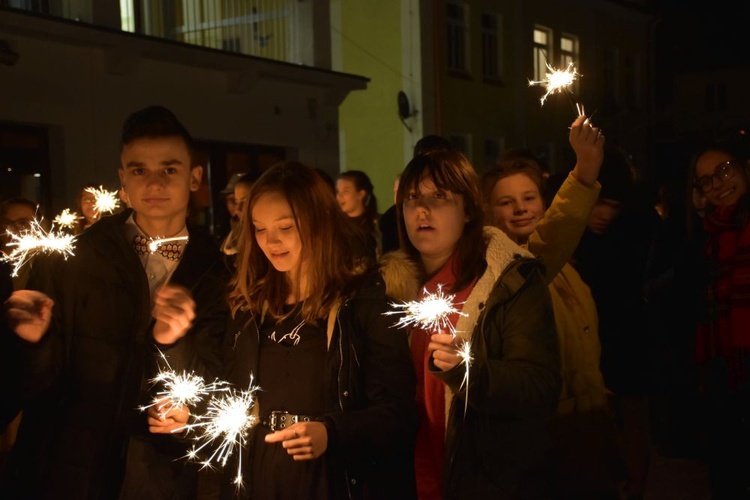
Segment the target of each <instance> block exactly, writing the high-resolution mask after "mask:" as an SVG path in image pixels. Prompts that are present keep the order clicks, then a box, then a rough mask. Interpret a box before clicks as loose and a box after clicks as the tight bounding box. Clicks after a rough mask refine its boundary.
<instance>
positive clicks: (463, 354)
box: [456, 340, 474, 415]
mask: <svg viewBox="0 0 750 500" xmlns="http://www.w3.org/2000/svg"><path fill="white" fill-rule="evenodd" d="M456 354H458V357H459V358H461V363H463V365H464V366H465V367H466V371H465V372H464V378H463V380H462V381H461V386H460V388H463V387H464V386H466V397H465V398H464V415H466V410H467V409H468V408H469V369H470V368H471V362H472V361H474V355H473V354H472V353H471V342H469V341H468V340H466V341H464V342H463V344H461V347H459V348H458V351H457V353H456Z"/></svg>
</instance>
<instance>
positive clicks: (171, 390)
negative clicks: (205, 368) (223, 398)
mask: <svg viewBox="0 0 750 500" xmlns="http://www.w3.org/2000/svg"><path fill="white" fill-rule="evenodd" d="M159 355H160V356H161V359H162V360H163V361H164V363H165V365H166V368H164V369H160V370H159V372H158V373H157V374H156V376H155V377H154V378H152V379H151V380H150V381H149V382H150V383H151V384H153V385H156V384H162V386H163V390H161V391H159V392H157V393H156V396H155V397H154V399H153V402H152V403H151V404H149V405H146V406H141V407H139V409H140V410H141V411H144V410H146V409H148V408H151V407H152V406H156V407H157V410H158V411H159V416H160V417H161V418H162V419H163V418H164V416H165V413H166V412H162V409H163V408H164V406H166V405H167V404H169V403H167V402H164V403H162V401H165V400H168V401H169V402H170V403H171V407H172V408H175V409H181V408H183V407H185V406H190V405H195V404H196V403H198V402H200V401H201V400H203V399H204V398H205V397H206V396H208V395H210V394H214V393H217V392H221V391H227V390H229V387H228V384H227V383H226V382H223V381H220V380H215V381H214V382H210V383H207V382H206V381H205V380H204V379H203V377H201V376H199V375H196V374H195V373H193V372H190V373H188V372H186V371H183V372H181V373H177V372H175V371H174V370H173V369H172V367H171V366H170V365H169V361H168V360H167V357H166V356H165V355H164V353H163V352H161V351H159Z"/></svg>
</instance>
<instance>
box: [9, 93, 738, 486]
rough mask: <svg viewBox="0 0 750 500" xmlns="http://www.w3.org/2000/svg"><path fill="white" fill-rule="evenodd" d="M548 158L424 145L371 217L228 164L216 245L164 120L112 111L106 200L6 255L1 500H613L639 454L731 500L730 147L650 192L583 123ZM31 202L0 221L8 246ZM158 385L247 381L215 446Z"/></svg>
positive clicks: (290, 174)
mask: <svg viewBox="0 0 750 500" xmlns="http://www.w3.org/2000/svg"><path fill="white" fill-rule="evenodd" d="M569 143H570V146H571V150H572V152H573V153H574V157H575V163H574V165H572V166H571V168H570V170H569V171H565V172H562V173H561V174H560V173H559V174H558V175H553V174H551V173H550V172H549V169H548V166H547V165H546V164H545V163H544V161H543V160H542V159H541V158H539V157H537V156H536V155H534V154H533V153H532V152H530V151H528V150H524V149H511V150H508V151H506V152H505V153H504V154H503V155H502V156H501V158H499V160H498V162H497V164H496V165H495V166H493V167H491V168H489V169H487V170H485V171H484V172H482V173H481V175H480V174H479V172H478V171H477V169H475V167H474V166H473V165H472V164H471V162H470V161H469V160H468V159H467V157H466V156H465V155H464V154H462V153H461V152H460V151H457V150H455V149H454V148H453V147H452V146H451V144H450V142H449V141H447V140H446V139H444V138H442V137H440V136H435V135H430V136H426V137H424V138H422V139H421V140H420V141H419V142H418V143H417V144H415V147H414V155H413V158H412V159H411V160H410V161H409V162H408V164H407V165H406V166H405V168H404V169H403V170H402V171H401V172H400V173H399V175H398V177H397V179H396V181H395V183H394V204H393V205H392V206H391V207H390V208H389V209H388V210H386V211H385V212H384V213H383V214H382V215H380V214H379V212H378V206H377V200H376V198H375V194H374V189H373V184H372V182H371V180H370V179H369V177H368V175H367V174H366V173H365V172H363V171H360V170H347V171H344V172H342V173H341V174H339V175H338V176H337V177H336V179H331V178H330V177H328V176H326V175H324V174H323V172H322V171H321V170H320V169H318V168H315V166H311V165H305V164H303V163H300V162H298V161H286V160H285V161H281V162H279V163H276V164H274V165H273V166H271V167H269V168H267V169H266V170H265V171H263V172H257V171H253V172H249V173H243V172H237V173H235V174H234V175H232V176H231V177H230V181H229V183H228V185H227V187H226V188H225V189H224V190H223V191H222V194H224V195H225V196H226V203H227V210H228V212H229V216H230V219H229V222H230V224H229V226H228V228H227V232H226V234H225V235H222V238H221V240H220V241H217V238H216V236H215V235H211V234H209V233H208V232H207V231H206V230H205V229H204V228H202V227H199V226H195V225H193V224H191V223H190V222H189V221H188V209H189V202H190V197H191V193H192V192H193V191H196V190H197V189H198V188H199V186H200V184H201V179H202V176H203V173H204V172H203V166H201V165H198V164H197V163H196V161H195V158H194V150H193V148H194V141H193V138H192V136H191V135H190V133H189V131H188V129H187V128H186V127H185V126H184V125H183V124H182V123H181V122H180V121H179V119H178V118H177V116H176V115H175V114H174V113H173V112H172V111H171V110H169V109H167V108H164V107H161V106H150V107H147V108H144V109H141V110H138V111H136V112H134V113H133V114H132V115H130V116H129V117H128V118H127V120H126V121H125V122H124V124H123V127H122V134H121V141H120V158H121V166H120V168H119V169H118V175H119V180H120V184H121V190H120V197H121V199H122V200H123V201H125V202H126V203H124V205H125V206H124V207H123V209H122V210H120V211H118V212H117V213H115V214H113V215H108V216H103V215H102V214H99V213H97V212H96V211H95V210H93V199H92V196H91V193H90V191H88V190H86V186H84V189H82V190H81V193H80V195H79V196H78V200H77V202H78V212H79V213H80V214H81V219H80V220H79V222H80V223H79V224H78V226H77V227H76V228H75V229H74V233H75V234H76V250H75V255H73V256H69V257H68V256H63V255H59V254H56V253H54V252H52V253H51V254H49V255H42V254H40V255H38V256H36V257H34V259H33V260H32V261H31V262H30V263H28V264H27V265H25V266H24V267H23V268H22V269H23V271H24V272H23V274H21V275H20V276H15V277H12V276H11V274H12V273H11V269H10V267H9V264H8V263H7V262H4V261H3V262H2V265H3V268H2V276H0V278H1V279H2V283H1V285H2V289H1V292H2V297H0V299H2V300H3V302H4V304H5V315H4V318H3V321H2V322H1V323H0V326H1V327H2V331H1V332H0V342H1V347H2V351H1V352H2V354H1V355H2V356H3V359H2V363H0V364H2V367H3V375H2V381H3V384H4V387H3V388H4V389H5V390H4V395H5V396H6V397H5V398H3V399H2V400H1V401H2V406H1V413H0V417H1V419H2V420H1V421H0V424H2V428H3V431H4V432H3V441H2V445H3V448H2V452H3V460H2V462H1V463H0V467H2V470H0V495H1V496H3V498H32V499H37V498H39V499H52V498H55V499H58V498H71V499H113V498H119V499H123V500H129V499H139V500H150V499H154V500H156V499H184V500H191V499H204V498H222V499H229V498H254V499H267V498H269V499H270V498H276V499H286V498H316V499H329V498H331V499H337V498H342V499H343V498H348V499H352V498H363V499H366V498H384V499H385V498H388V499H391V498H398V499H402V498H404V499H408V498H418V499H420V500H429V499H458V498H492V499H513V500H516V499H521V500H523V499H552V500H557V499H585V500H595V499H597V500H608V499H612V500H625V499H635V498H642V497H643V494H644V488H645V481H646V473H647V471H648V467H649V458H650V456H651V455H650V454H651V449H652V447H653V446H657V447H659V449H660V450H662V451H664V452H665V453H671V454H675V455H677V456H687V455H691V454H692V455H691V456H697V457H700V458H701V459H703V460H705V461H706V463H707V464H708V465H709V469H710V472H711V486H712V492H713V494H714V498H716V499H724V498H727V499H739V498H747V496H748V494H749V491H750V490H748V485H749V484H750V480H749V478H750V475H749V474H748V473H747V471H748V470H750V459H749V458H748V456H747V454H746V453H744V451H745V450H746V449H747V448H746V446H747V445H749V444H750V426H749V425H748V420H749V419H750V380H749V377H750V375H749V374H748V371H749V370H750V368H749V367H750V364H749V363H750V359H748V358H750V299H748V297H750V229H748V218H750V194H748V182H750V175H749V174H748V173H749V172H750V164H749V163H748V156H747V152H746V151H744V150H742V149H734V148H730V147H728V146H726V145H723V144H714V145H710V146H707V147H705V148H703V149H701V150H700V151H698V152H697V154H696V156H695V160H694V162H693V164H691V165H690V166H689V178H688V180H687V183H686V186H687V189H685V190H684V191H683V196H681V197H677V200H678V201H676V202H675V201H671V202H670V203H667V201H666V199H665V200H662V201H664V203H661V204H659V205H657V206H655V204H653V203H651V202H650V200H647V199H646V198H644V197H642V196H639V191H638V184H637V183H636V180H635V176H634V169H633V165H632V162H631V159H630V158H629V157H628V155H627V154H626V153H625V152H624V151H623V150H622V149H620V148H618V147H616V146H615V145H612V144H609V143H608V142H607V140H606V139H605V137H604V135H603V134H602V132H601V130H600V129H599V128H597V127H596V126H595V125H593V124H592V123H591V121H590V119H589V118H587V117H586V116H578V117H576V118H575V120H574V121H573V122H572V123H571V125H570V127H569ZM681 199H682V200H683V205H682V206H680V202H679V200H681ZM657 208H658V209H657ZM36 212H37V206H36V203H35V202H34V201H31V200H27V199H23V198H13V199H9V200H7V201H5V202H4V203H3V204H2V205H1V206H0V218H1V219H2V224H3V226H4V228H5V229H7V230H9V231H19V230H23V228H25V227H28V224H29V223H30V222H31V221H32V220H33V219H34V218H35V217H36ZM159 242H161V243H160V244H159ZM1 243H2V244H3V245H6V244H7V241H2V242H1ZM152 244H153V245H152ZM4 252H5V253H8V252H9V250H8V248H7V247H5V246H4ZM436 297H437V298H440V299H443V300H444V301H446V302H447V305H448V306H450V307H448V310H447V311H446V312H445V313H444V314H443V315H441V316H439V317H436V316H435V317H432V318H431V320H425V321H417V320H414V321H411V320H410V318H405V317H404V316H403V315H404V310H405V307H406V306H411V307H412V308H414V307H418V306H419V305H420V304H426V303H429V302H430V301H435V300H436ZM401 306H404V307H401ZM399 315H401V316H399ZM399 317H400V318H401V320H399ZM165 372H172V373H184V374H191V375H193V376H196V377H201V378H202V379H203V380H207V381H211V380H220V381H222V383H223V384H225V385H224V386H223V387H224V388H225V389H229V388H231V389H232V390H234V391H248V390H249V389H250V388H252V387H255V388H256V389H257V390H256V391H255V392H253V395H254V396H253V397H254V399H253V401H252V404H251V405H249V406H248V407H247V408H245V409H244V410H243V413H242V418H243V419H244V420H242V421H243V422H245V423H246V424H247V426H246V428H243V429H241V430H239V431H238V432H239V437H238V441H237V443H236V445H235V446H234V447H233V448H232V449H231V450H230V452H229V453H228V454H227V455H226V456H224V455H223V458H224V459H225V460H223V459H222V460H213V461H212V459H213V458H215V456H216V455H211V453H212V452H213V451H212V450H214V448H213V447H215V446H216V445H217V444H218V443H217V442H213V443H209V444H208V445H207V446H206V447H204V448H201V450H199V451H198V452H196V451H195V450H194V448H193V446H194V440H193V438H194V437H195V433H194V431H193V430H192V428H193V426H194V424H195V423H196V422H200V421H201V418H203V417H202V415H204V414H205V412H206V411H208V410H207V405H208V403H207V402H206V401H198V402H195V401H189V402H185V401H177V400H175V399H174V397H173V399H170V398H169V396H165V394H168V393H167V392H165V391H164V386H163V385H160V382H159V375H160V374H163V373H165ZM162 382H163V380H162ZM217 441H218V440H217ZM680 445H682V446H680ZM214 451H215V450H214ZM743 495H744V496H743Z"/></svg>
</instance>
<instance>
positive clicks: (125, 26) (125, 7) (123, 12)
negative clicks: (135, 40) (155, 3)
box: [120, 0, 135, 33]
mask: <svg viewBox="0 0 750 500" xmlns="http://www.w3.org/2000/svg"><path fill="white" fill-rule="evenodd" d="M134 12H135V10H134V8H133V0H120V28H121V29H122V31H130V32H131V33H135V14H134Z"/></svg>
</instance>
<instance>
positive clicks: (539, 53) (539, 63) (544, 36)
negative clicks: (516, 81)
mask: <svg viewBox="0 0 750 500" xmlns="http://www.w3.org/2000/svg"><path fill="white" fill-rule="evenodd" d="M548 63H550V64H551V63H552V31H551V30H550V29H548V28H544V27H542V26H536V27H535V28H534V80H536V81H538V82H540V81H543V80H544V79H545V77H546V76H547V64H548Z"/></svg>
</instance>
